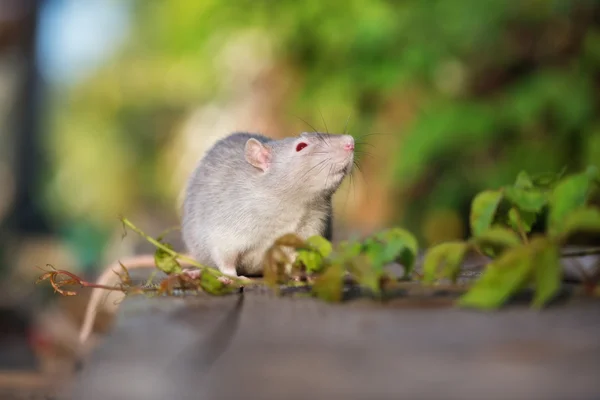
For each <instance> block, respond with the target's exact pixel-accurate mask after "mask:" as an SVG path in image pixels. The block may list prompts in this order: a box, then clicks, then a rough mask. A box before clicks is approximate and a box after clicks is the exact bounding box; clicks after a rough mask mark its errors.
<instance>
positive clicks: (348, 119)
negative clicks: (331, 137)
mask: <svg viewBox="0 0 600 400" xmlns="http://www.w3.org/2000/svg"><path fill="white" fill-rule="evenodd" d="M350 115H351V114H348V118H346V124H345V125H344V135H346V134H347V132H348V122H350Z"/></svg>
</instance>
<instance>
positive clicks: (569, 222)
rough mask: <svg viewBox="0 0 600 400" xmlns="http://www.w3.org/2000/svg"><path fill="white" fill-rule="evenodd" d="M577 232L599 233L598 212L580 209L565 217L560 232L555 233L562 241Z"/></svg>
mask: <svg viewBox="0 0 600 400" xmlns="http://www.w3.org/2000/svg"><path fill="white" fill-rule="evenodd" d="M579 232H600V210H598V209H597V208H592V207H582V208H579V209H577V210H573V211H572V212H571V213H569V214H567V216H566V217H565V221H564V224H563V225H562V230H561V231H560V232H557V233H558V234H559V235H560V236H561V238H562V239H563V240H566V239H567V238H568V237H569V236H571V235H573V234H575V233H579Z"/></svg>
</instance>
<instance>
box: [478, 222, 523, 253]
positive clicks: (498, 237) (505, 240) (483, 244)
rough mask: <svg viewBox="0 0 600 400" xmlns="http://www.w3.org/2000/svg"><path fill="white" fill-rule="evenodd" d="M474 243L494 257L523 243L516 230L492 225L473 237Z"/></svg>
mask: <svg viewBox="0 0 600 400" xmlns="http://www.w3.org/2000/svg"><path fill="white" fill-rule="evenodd" d="M473 243H474V244H475V245H476V246H478V247H479V248H480V249H481V250H482V251H483V252H484V253H485V254H488V255H490V256H494V257H495V256H496V255H498V254H500V253H502V252H503V251H504V250H506V249H508V248H511V247H515V246H519V245H520V244H522V242H521V239H520V238H519V236H518V235H517V234H516V233H515V232H514V231H512V230H510V229H508V228H502V227H499V226H494V227H491V228H490V229H488V230H486V231H485V232H483V233H481V234H480V235H479V236H477V237H475V238H473Z"/></svg>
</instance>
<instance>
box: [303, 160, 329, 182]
mask: <svg viewBox="0 0 600 400" xmlns="http://www.w3.org/2000/svg"><path fill="white" fill-rule="evenodd" d="M325 162H327V160H323V161H320V162H319V163H317V164H316V165H314V166H313V167H312V168H311V169H309V170H308V171H306V172H305V173H304V175H302V177H301V178H300V179H301V180H302V179H304V178H305V177H306V176H307V175H308V174H309V173H310V171H312V170H313V169H315V168H317V167H318V166H320V165H322V164H324V163H325Z"/></svg>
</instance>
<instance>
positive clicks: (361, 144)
mask: <svg viewBox="0 0 600 400" xmlns="http://www.w3.org/2000/svg"><path fill="white" fill-rule="evenodd" d="M354 144H355V145H356V146H371V147H375V145H374V144H373V143H367V142H357V141H355V142H354Z"/></svg>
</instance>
